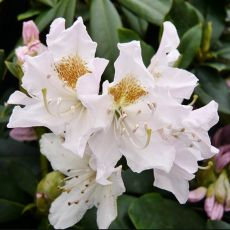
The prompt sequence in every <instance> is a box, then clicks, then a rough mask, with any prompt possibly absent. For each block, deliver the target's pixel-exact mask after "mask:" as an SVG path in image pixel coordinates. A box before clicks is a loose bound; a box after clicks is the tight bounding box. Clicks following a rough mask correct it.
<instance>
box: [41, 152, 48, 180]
mask: <svg viewBox="0 0 230 230" xmlns="http://www.w3.org/2000/svg"><path fill="white" fill-rule="evenodd" d="M40 167H41V176H42V178H43V177H45V176H46V174H47V173H48V172H49V171H48V161H47V159H46V157H45V156H43V155H42V154H40Z"/></svg>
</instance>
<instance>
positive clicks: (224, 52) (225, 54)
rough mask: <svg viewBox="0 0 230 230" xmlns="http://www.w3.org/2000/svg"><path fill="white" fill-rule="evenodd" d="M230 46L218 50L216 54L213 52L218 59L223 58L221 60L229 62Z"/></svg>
mask: <svg viewBox="0 0 230 230" xmlns="http://www.w3.org/2000/svg"><path fill="white" fill-rule="evenodd" d="M229 45H230V44H228V46H225V47H224V48H222V49H219V50H218V51H217V52H215V55H216V56H217V57H218V58H223V59H228V60H230V47H229Z"/></svg>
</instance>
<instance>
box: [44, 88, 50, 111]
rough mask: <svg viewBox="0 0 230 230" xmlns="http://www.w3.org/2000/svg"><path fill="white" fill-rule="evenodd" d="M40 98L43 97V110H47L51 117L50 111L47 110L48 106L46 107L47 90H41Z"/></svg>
mask: <svg viewBox="0 0 230 230" xmlns="http://www.w3.org/2000/svg"><path fill="white" fill-rule="evenodd" d="M42 97H43V102H44V106H45V109H46V110H47V112H48V113H49V114H51V115H52V113H51V112H50V110H49V106H48V101H47V89H46V88H43V89H42Z"/></svg>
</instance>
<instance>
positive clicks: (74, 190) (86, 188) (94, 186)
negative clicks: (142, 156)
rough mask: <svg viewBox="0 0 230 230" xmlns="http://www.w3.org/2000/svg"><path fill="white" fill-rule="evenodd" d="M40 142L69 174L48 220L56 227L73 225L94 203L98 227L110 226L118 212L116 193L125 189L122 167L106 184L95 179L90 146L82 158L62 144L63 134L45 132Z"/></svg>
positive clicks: (55, 166)
mask: <svg viewBox="0 0 230 230" xmlns="http://www.w3.org/2000/svg"><path fill="white" fill-rule="evenodd" d="M40 146H41V152H42V153H43V154H44V155H45V156H46V157H47V158H48V160H49V161H50V163H51V165H52V167H53V169H54V170H58V171H60V172H62V173H63V174H65V175H66V176H67V177H66V178H65V179H64V181H65V184H64V186H63V187H61V188H60V189H61V190H62V193H61V195H60V196H59V197H58V198H56V199H55V200H54V201H53V203H52V204H51V207H50V210H49V216H48V217H49V221H50V223H51V224H52V225H53V226H54V228H56V229H64V228H68V227H71V226H72V225H74V224H76V223H77V222H78V221H80V220H81V218H82V217H83V215H84V214H85V212H86V211H87V210H88V209H90V208H92V207H93V206H96V207H97V224H98V227H99V228H100V229H105V228H108V227H109V225H110V224H111V222H112V221H113V220H114V219H115V218H116V216H117V197H118V196H119V195H121V194H122V193H123V192H125V188H124V184H123V181H122V178H121V167H118V168H116V169H114V170H113V172H112V173H111V175H109V176H108V178H107V180H108V182H109V183H108V184H107V185H102V184H100V183H98V182H97V180H96V171H95V170H94V164H93V160H92V159H91V151H90V149H89V148H86V153H85V154H84V157H83V158H80V157H78V156H77V155H76V154H73V153H72V152H70V151H69V150H67V149H65V148H63V147H62V143H61V138H58V137H56V136H55V135H53V134H44V135H43V136H42V138H41V140H40Z"/></svg>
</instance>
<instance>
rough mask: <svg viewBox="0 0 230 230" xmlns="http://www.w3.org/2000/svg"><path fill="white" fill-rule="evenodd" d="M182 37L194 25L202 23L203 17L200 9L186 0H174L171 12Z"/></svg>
mask: <svg viewBox="0 0 230 230" xmlns="http://www.w3.org/2000/svg"><path fill="white" fill-rule="evenodd" d="M169 17H170V20H171V21H172V22H173V23H174V25H175V26H176V28H177V31H178V34H179V35H180V37H181V36H182V35H183V34H184V33H185V32H186V31H188V30H189V29H190V28H192V27H193V26H195V25H197V24H199V23H201V22H202V21H203V17H202V15H201V13H200V12H199V10H198V9H196V8H195V7H194V6H192V5H191V4H190V3H188V2H186V1H184V0H174V1H173V6H172V9H171V11H170V14H169Z"/></svg>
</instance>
